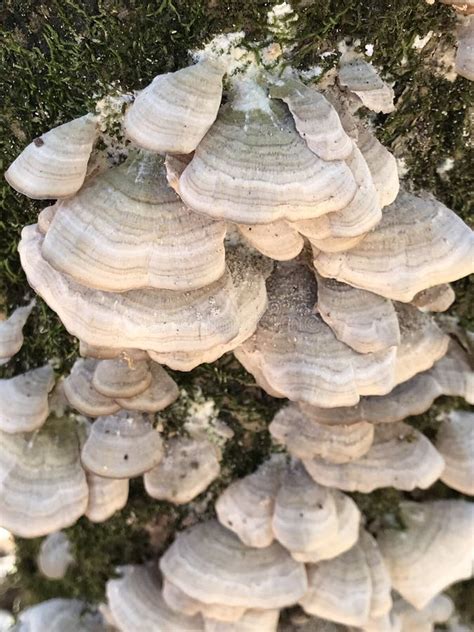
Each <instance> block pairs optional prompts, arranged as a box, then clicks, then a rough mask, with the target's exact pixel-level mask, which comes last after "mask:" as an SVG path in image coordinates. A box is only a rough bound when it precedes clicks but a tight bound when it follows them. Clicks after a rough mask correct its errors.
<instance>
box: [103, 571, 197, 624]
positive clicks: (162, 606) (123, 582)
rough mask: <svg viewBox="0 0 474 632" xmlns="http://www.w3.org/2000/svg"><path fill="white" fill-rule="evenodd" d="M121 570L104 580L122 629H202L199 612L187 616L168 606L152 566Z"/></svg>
mask: <svg viewBox="0 0 474 632" xmlns="http://www.w3.org/2000/svg"><path fill="white" fill-rule="evenodd" d="M120 573H121V577H119V578H118V579H109V581H108V582H107V601H108V604H109V607H110V609H111V611H112V616H113V618H114V619H115V620H116V621H118V622H119V624H120V630H121V631H122V632H136V631H137V630H143V632H145V631H146V632H165V630H166V632H204V629H205V628H204V623H203V621H202V619H201V617H200V616H199V615H198V616H193V617H188V616H186V615H184V614H181V613H178V612H175V611H174V610H172V609H171V608H170V607H169V606H168V605H167V603H166V601H165V600H164V599H163V597H162V595H161V581H160V578H159V574H158V572H157V570H155V569H154V568H153V567H152V566H123V567H121V568H120Z"/></svg>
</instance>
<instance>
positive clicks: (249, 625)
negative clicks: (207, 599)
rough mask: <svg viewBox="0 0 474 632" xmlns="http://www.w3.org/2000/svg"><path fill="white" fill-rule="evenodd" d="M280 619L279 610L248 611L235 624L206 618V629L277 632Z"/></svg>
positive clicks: (208, 631)
mask: <svg viewBox="0 0 474 632" xmlns="http://www.w3.org/2000/svg"><path fill="white" fill-rule="evenodd" d="M279 617H280V611H279V610H247V611H246V612H245V613H244V614H243V616H242V618H241V619H239V620H238V621H235V622H225V621H213V620H212V619H206V617H204V629H205V631H206V632H277V628H278V619H279Z"/></svg>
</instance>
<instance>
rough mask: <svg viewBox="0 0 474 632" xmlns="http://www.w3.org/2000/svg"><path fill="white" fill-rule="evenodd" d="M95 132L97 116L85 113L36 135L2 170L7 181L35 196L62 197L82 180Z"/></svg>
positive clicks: (72, 190)
mask: <svg viewBox="0 0 474 632" xmlns="http://www.w3.org/2000/svg"><path fill="white" fill-rule="evenodd" d="M96 136H97V122H96V118H95V117H94V116H92V115H89V114H87V115H86V116H82V117H81V118H78V119H74V120H73V121H70V122H69V123H64V125H60V126H59V127H55V128H54V129H52V130H50V131H49V132H46V133H45V134H43V135H42V136H39V137H38V138H35V139H34V141H33V142H32V143H30V144H29V145H28V146H27V147H26V148H25V149H24V150H23V151H22V152H21V154H20V155H19V156H18V158H17V159H16V160H15V161H14V162H13V163H12V164H11V165H10V167H9V168H8V170H7V171H6V173H5V178H6V179H7V180H8V183H9V184H10V185H11V186H12V187H13V188H14V189H16V190H17V191H19V192H20V193H23V194H24V195H27V196H28V197H31V198H35V199H48V198H63V197H66V196H68V195H72V194H73V193H76V191H78V190H79V189H80V188H81V186H82V183H83V182H84V178H85V177H86V171H87V163H88V162H89V157H90V154H91V151H92V147H93V145H94V142H95V140H96Z"/></svg>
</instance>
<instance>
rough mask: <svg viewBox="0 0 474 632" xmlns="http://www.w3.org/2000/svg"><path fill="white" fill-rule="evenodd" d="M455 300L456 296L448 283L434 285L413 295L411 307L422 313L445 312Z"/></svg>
mask: <svg viewBox="0 0 474 632" xmlns="http://www.w3.org/2000/svg"><path fill="white" fill-rule="evenodd" d="M455 300H456V295H455V293H454V290H453V288H452V287H451V286H450V285H449V283H443V284H442V285H435V286H433V287H429V288H428V289H426V290H422V291H421V292H418V294H415V296H414V297H413V300H412V305H414V306H415V307H418V309H419V310H420V311H422V312H445V311H446V310H447V309H449V308H450V307H451V305H452V304H453V303H454V301H455Z"/></svg>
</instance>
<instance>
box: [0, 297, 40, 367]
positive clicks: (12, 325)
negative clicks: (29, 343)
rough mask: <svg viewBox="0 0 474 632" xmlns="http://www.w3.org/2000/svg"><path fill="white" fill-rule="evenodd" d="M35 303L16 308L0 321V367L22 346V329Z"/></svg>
mask: <svg viewBox="0 0 474 632" xmlns="http://www.w3.org/2000/svg"><path fill="white" fill-rule="evenodd" d="M34 306H35V301H34V300H33V301H31V302H30V303H29V304H28V305H25V306H24V307H17V308H16V309H15V310H14V312H13V313H12V314H11V315H10V316H9V317H8V318H6V319H5V320H1V319H0V365H2V364H5V363H6V362H8V360H9V359H10V358H11V357H12V356H14V355H15V353H18V351H19V350H20V349H21V347H22V345H23V331H22V330H23V327H24V325H25V323H26V321H27V320H28V316H29V315H30V314H31V311H32V309H33V307H34Z"/></svg>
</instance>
